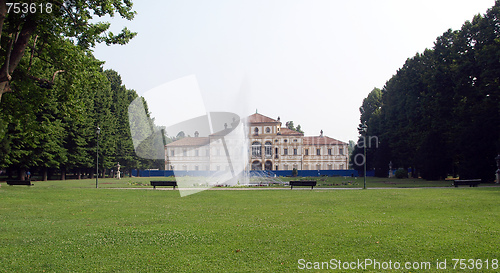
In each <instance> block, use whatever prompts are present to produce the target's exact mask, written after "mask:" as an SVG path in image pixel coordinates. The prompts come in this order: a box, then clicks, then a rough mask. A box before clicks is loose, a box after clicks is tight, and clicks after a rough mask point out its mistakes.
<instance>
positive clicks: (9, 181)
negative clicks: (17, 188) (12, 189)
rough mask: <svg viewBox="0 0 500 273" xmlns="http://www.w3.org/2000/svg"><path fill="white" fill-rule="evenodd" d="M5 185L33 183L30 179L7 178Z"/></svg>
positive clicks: (27, 184) (28, 184) (29, 184)
mask: <svg viewBox="0 0 500 273" xmlns="http://www.w3.org/2000/svg"><path fill="white" fill-rule="evenodd" d="M7 185H9V186H12V185H26V186H33V184H31V180H7Z"/></svg>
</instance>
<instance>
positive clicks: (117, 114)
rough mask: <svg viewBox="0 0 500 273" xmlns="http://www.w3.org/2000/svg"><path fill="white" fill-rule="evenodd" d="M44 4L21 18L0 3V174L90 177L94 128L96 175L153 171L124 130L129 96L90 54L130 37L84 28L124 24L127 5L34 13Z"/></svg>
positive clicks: (77, 4)
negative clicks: (110, 19)
mask: <svg viewBox="0 0 500 273" xmlns="http://www.w3.org/2000/svg"><path fill="white" fill-rule="evenodd" d="M47 3H48V2H47ZM47 3H46V2H43V3H41V4H39V5H38V4H37V6H34V7H35V8H36V9H34V11H35V12H31V11H30V10H28V11H27V12H26V13H25V14H22V13H23V12H22V11H20V12H18V13H16V12H14V10H13V9H12V7H11V9H10V12H7V11H6V10H3V9H4V8H6V3H5V2H4V1H0V19H1V20H0V27H3V29H2V40H1V44H2V47H1V49H0V62H1V63H3V68H2V70H1V71H0V73H7V76H5V77H4V78H2V77H3V76H2V75H0V93H3V94H4V95H3V96H1V98H2V100H1V102H0V170H6V171H8V173H9V175H10V176H19V177H21V178H23V175H24V172H25V171H27V170H30V171H31V173H39V174H40V175H42V177H43V179H47V177H48V176H50V175H51V174H53V173H56V172H57V173H58V174H60V175H61V177H62V179H64V178H65V175H66V173H67V172H72V173H74V174H75V175H77V176H78V177H81V175H82V173H83V174H87V175H89V176H90V177H92V176H93V175H94V170H95V168H96V166H95V164H96V163H95V159H96V146H97V134H96V128H97V126H99V127H100V128H101V130H100V135H99V158H100V160H99V163H100V164H99V165H100V166H99V168H100V169H101V171H100V172H101V175H102V174H103V173H106V172H107V170H109V169H111V168H113V167H114V166H116V165H117V163H120V165H121V166H123V169H122V171H123V170H126V169H131V168H138V167H143V168H149V167H153V166H155V163H154V162H153V161H151V160H143V159H139V158H138V157H137V156H136V155H135V152H134V147H133V144H132V139H131V136H130V130H129V129H128V126H129V124H128V106H129V104H130V103H131V102H132V101H133V100H134V99H135V98H136V97H137V94H136V92H135V91H133V90H127V89H126V88H125V86H123V85H122V82H121V78H120V76H119V75H118V73H116V72H115V71H112V70H107V71H103V69H102V62H101V61H99V60H97V59H95V58H94V57H93V56H92V54H91V48H92V47H93V46H94V45H95V44H96V43H99V42H106V43H108V44H112V43H117V44H124V43H126V42H127V41H128V40H129V39H130V38H132V37H133V36H134V35H135V34H134V33H130V32H129V31H128V30H124V32H123V33H122V35H118V36H116V35H113V34H112V33H108V32H106V30H107V29H108V27H109V24H108V23H90V19H91V18H92V16H103V15H105V14H109V15H113V14H114V12H118V13H119V14H120V15H121V16H122V17H124V18H127V19H132V17H133V14H134V12H132V11H131V6H132V4H131V2H130V1H126V0H124V1H121V0H108V1H99V2H98V3H96V2H94V1H79V0H78V1H77V0H73V1H64V3H58V2H54V3H53V4H52V6H51V10H50V11H51V12H50V13H49V12H47V9H44V12H42V11H41V10H39V9H40V7H42V6H43V5H42V4H47ZM43 7H44V8H45V7H46V6H43ZM1 15H4V16H5V18H3V19H2V18H1V17H2V16H1ZM32 24H35V25H36V27H33V26H32ZM21 37H24V38H23V39H25V41H24V43H22V44H19V41H20V39H21ZM23 46H24V47H23ZM15 58H19V60H18V61H16V60H15ZM14 61H15V62H14ZM2 84H3V85H2ZM145 108H146V109H147V106H146V107H145ZM161 165H162V164H159V165H158V164H156V167H159V166H161Z"/></svg>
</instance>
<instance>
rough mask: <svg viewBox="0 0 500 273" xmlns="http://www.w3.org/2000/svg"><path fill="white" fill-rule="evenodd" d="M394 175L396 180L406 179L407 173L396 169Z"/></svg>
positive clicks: (401, 169)
mask: <svg viewBox="0 0 500 273" xmlns="http://www.w3.org/2000/svg"><path fill="white" fill-rule="evenodd" d="M395 175H396V178H407V177H408V173H407V172H406V170H405V169H403V168H399V169H397V170H396V174H395Z"/></svg>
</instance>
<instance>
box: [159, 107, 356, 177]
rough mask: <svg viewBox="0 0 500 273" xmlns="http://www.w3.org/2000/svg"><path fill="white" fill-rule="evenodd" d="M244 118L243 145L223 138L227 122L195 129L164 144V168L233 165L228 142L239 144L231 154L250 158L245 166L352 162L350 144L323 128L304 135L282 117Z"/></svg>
mask: <svg viewBox="0 0 500 273" xmlns="http://www.w3.org/2000/svg"><path fill="white" fill-rule="evenodd" d="M245 122H246V126H245V127H244V128H245V129H246V130H247V134H248V142H245V143H246V144H240V145H239V146H241V147H239V146H238V143H237V142H235V140H234V139H231V138H229V139H228V140H225V139H224V137H223V136H224V135H225V134H226V132H225V131H230V129H228V128H227V124H226V126H225V129H224V130H222V131H220V132H217V133H214V134H211V135H209V136H208V137H200V136H199V134H198V133H197V132H195V133H194V137H185V138H182V139H180V140H177V141H175V142H172V143H169V144H167V145H165V170H183V171H222V170H226V171H227V170H229V169H231V168H233V167H232V165H231V161H229V163H228V160H227V154H228V148H227V146H228V145H230V146H231V147H233V148H234V147H238V149H239V150H238V151H236V152H234V151H233V152H232V156H231V157H236V158H244V159H243V160H245V161H247V162H248V164H247V165H246V167H244V168H245V170H270V171H274V170H293V169H297V170H347V168H348V166H349V156H348V149H347V145H348V144H347V143H345V142H342V141H339V140H336V139H334V138H331V137H328V136H324V135H323V131H321V132H320V134H319V135H318V136H304V134H302V133H300V132H297V131H294V130H291V129H288V128H286V127H282V123H281V121H280V118H279V117H278V119H276V120H275V119H272V118H269V117H266V116H264V115H261V114H259V113H255V114H253V115H251V116H249V117H248V118H247V119H246V120H245ZM226 142H228V143H229V144H228V143H226ZM246 145H248V147H244V146H246ZM245 149H246V150H245ZM233 150H234V149H233ZM230 153H231V151H230ZM233 155H234V156H233ZM231 171H233V170H232V169H231Z"/></svg>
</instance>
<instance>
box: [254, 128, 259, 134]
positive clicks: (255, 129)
mask: <svg viewBox="0 0 500 273" xmlns="http://www.w3.org/2000/svg"><path fill="white" fill-rule="evenodd" d="M253 132H254V133H255V135H258V134H259V128H257V127H255V128H254V129H253Z"/></svg>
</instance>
